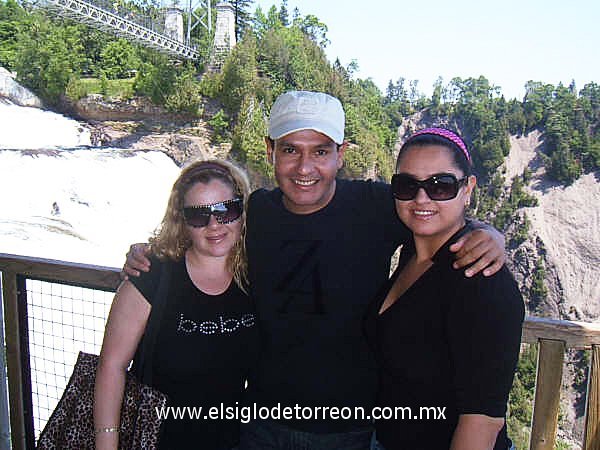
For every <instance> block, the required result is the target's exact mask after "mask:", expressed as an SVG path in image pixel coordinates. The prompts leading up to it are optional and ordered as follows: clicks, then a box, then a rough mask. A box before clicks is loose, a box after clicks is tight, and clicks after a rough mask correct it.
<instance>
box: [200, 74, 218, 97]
mask: <svg viewBox="0 0 600 450" xmlns="http://www.w3.org/2000/svg"><path fill="white" fill-rule="evenodd" d="M222 83H223V77H222V76H221V74H220V73H205V74H204V75H203V76H202V79H201V80H200V85H199V86H198V88H199V89H200V95H202V96H204V97H208V98H216V97H217V96H218V95H219V94H220V93H221V91H222V89H223V86H222Z"/></svg>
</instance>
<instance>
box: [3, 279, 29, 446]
mask: <svg viewBox="0 0 600 450" xmlns="http://www.w3.org/2000/svg"><path fill="white" fill-rule="evenodd" d="M2 296H3V298H4V329H5V335H6V365H7V372H8V395H9V403H10V434H11V440H12V446H13V450H25V449H26V448H27V446H26V435H25V421H24V410H25V408H24V405H23V383H22V381H23V380H22V378H21V370H22V368H21V338H20V335H19V304H18V289H17V274H16V273H14V272H8V271H3V272H2Z"/></svg>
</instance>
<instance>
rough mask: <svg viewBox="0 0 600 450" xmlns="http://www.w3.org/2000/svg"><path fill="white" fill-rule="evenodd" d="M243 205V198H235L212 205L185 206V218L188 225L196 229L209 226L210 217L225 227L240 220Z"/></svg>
mask: <svg viewBox="0 0 600 450" xmlns="http://www.w3.org/2000/svg"><path fill="white" fill-rule="evenodd" d="M243 205H244V202H243V200H242V199H241V198H234V199H231V200H227V201H225V202H219V203H213V204H212V205H198V206H184V207H183V218H184V219H185V223H186V224H188V225H189V226H191V227H194V228H202V227H205V226H206V225H208V223H209V222H210V216H215V219H217V222H219V223H220V224H222V225H224V224H227V223H231V222H233V221H234V220H237V219H239V218H240V216H241V215H242V209H243Z"/></svg>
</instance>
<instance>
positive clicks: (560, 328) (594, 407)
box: [0, 253, 600, 450]
mask: <svg viewBox="0 0 600 450" xmlns="http://www.w3.org/2000/svg"><path fill="white" fill-rule="evenodd" d="M0 271H2V272H3V281H4V305H5V307H8V310H9V311H7V312H8V313H9V314H7V315H6V316H5V328H6V335H7V337H10V341H12V342H15V343H16V342H18V333H19V329H18V326H17V325H15V324H17V323H18V321H17V320H16V317H14V314H15V313H16V312H15V311H16V306H17V303H18V301H17V298H16V295H17V290H16V283H15V279H14V277H16V275H24V276H26V277H29V278H34V279H41V280H47V281H49V282H58V283H66V284H72V285H78V286H82V287H86V288H92V289H101V290H108V291H114V290H115V289H116V288H117V286H118V285H119V282H120V278H119V272H120V269H118V268H114V267H103V266H94V265H89V264H78V263H69V262H64V261H56V260H50V259H43V258H34V257H27V256H18V255H10V254H3V253H0ZM7 297H10V298H7ZM13 297H14V298H13ZM521 341H522V342H524V343H530V344H538V343H539V344H540V351H539V354H538V371H537V378H536V393H535V402H534V412H533V422H532V427H531V428H532V432H531V441H530V449H531V450H545V449H551V448H554V444H555V440H556V424H557V419H558V398H559V393H560V382H561V374H562V368H563V364H564V351H565V350H566V349H576V350H582V349H592V362H591V365H590V372H589V383H588V395H587V405H586V424H585V435H584V444H583V445H584V446H583V450H600V405H599V403H600V323H588V322H575V321H568V320H556V319H545V318H539V317H527V318H526V319H525V322H524V324H523V333H522V337H521ZM7 349H8V352H7V353H8V355H7V356H8V358H7V359H8V370H9V390H10V391H11V392H10V396H11V403H13V402H14V403H13V404H14V405H15V406H19V407H20V408H22V404H21V403H19V402H18V401H15V398H16V397H19V392H21V385H20V383H21V381H19V380H15V379H14V377H17V376H18V374H19V367H20V355H16V354H14V353H15V352H17V353H18V352H19V349H18V345H16V344H11V345H9V344H8V342H7ZM11 376H12V378H13V380H11V379H10V378H11ZM11 381H12V382H11ZM21 419H22V418H21ZM11 422H12V418H11ZM12 426H13V430H19V431H20V430H23V426H22V422H19V419H18V418H17V421H16V422H14V423H12ZM14 437H15V436H13V438H14ZM19 438H20V436H19ZM13 448H14V449H21V448H25V447H24V441H23V440H21V439H17V440H16V442H15V439H13Z"/></svg>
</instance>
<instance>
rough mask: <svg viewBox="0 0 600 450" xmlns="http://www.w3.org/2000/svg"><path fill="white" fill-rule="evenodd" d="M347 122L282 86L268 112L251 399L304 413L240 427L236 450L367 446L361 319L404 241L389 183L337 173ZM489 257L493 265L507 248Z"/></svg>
mask: <svg viewBox="0 0 600 450" xmlns="http://www.w3.org/2000/svg"><path fill="white" fill-rule="evenodd" d="M344 122H345V118H344V110H343V108H342V105H341V103H340V101H339V100H338V99H336V98H334V97H332V96H330V95H327V94H324V93H318V92H306V91H292V92H287V93H285V94H282V95H281V96H279V98H277V100H276V101H275V103H274V104H273V107H272V108H271V115H270V120H269V137H268V139H267V157H268V158H269V161H270V162H271V163H272V164H273V166H274V171H275V178H276V180H277V183H278V185H279V188H277V189H274V190H271V191H269V190H265V189H260V190H258V191H256V192H254V193H253V194H252V196H251V197H250V200H249V204H248V211H249V212H248V222H247V230H248V235H247V240H246V242H247V250H248V267H249V279H250V286H251V294H252V296H253V298H254V299H255V301H256V306H257V313H258V314H257V315H258V318H259V326H260V329H261V331H262V335H263V350H262V356H261V358H260V360H259V362H258V367H257V372H256V376H255V377H254V378H253V379H251V380H250V383H249V400H250V402H251V403H256V404H257V405H258V406H266V407H269V408H274V407H277V406H278V405H280V406H281V407H285V406H287V407H294V406H295V405H299V406H300V407H305V409H304V413H305V414H303V415H301V416H300V417H299V416H298V414H294V417H292V418H289V419H288V420H281V419H282V418H281V417H280V418H278V419H279V420H254V421H253V422H251V423H249V424H245V425H242V437H241V443H240V450H265V449H284V448H285V449H311V450H313V449H314V450H326V449H327V450H333V449H344V450H350V449H356V450H366V449H368V448H369V445H370V440H371V422H370V420H369V418H367V415H369V414H370V412H371V408H372V407H373V405H374V400H375V390H376V384H377V375H376V374H377V372H376V364H375V361H374V358H373V355H372V353H371V351H370V350H369V348H368V346H367V344H366V341H365V338H364V336H363V325H362V323H363V315H364V312H365V309H366V306H367V304H368V302H369V301H370V300H371V299H372V298H373V297H374V296H375V294H376V292H377V290H378V289H379V287H380V286H381V285H382V283H384V282H385V281H386V279H387V277H388V274H389V268H390V258H391V256H392V254H393V253H394V251H395V250H396V248H397V247H398V245H399V244H401V243H402V242H405V241H407V240H409V239H411V236H410V234H409V232H408V230H407V228H406V227H404V226H403V224H402V223H401V222H400V220H399V219H398V216H397V214H396V211H395V208H394V201H393V198H392V195H391V191H390V188H389V186H388V185H386V184H383V183H374V182H370V181H348V180H336V175H337V171H338V170H339V169H340V168H341V167H342V164H343V157H344V152H345V150H346V147H347V143H346V142H344ZM480 234H483V235H485V238H483V239H486V238H487V240H488V241H489V242H486V244H490V246H492V247H493V242H492V241H493V239H492V238H491V237H489V234H487V233H486V232H483V233H480ZM479 239H480V240H481V239H482V236H479ZM480 250H481V249H480ZM492 253H495V254H496V255H497V258H499V259H500V261H498V262H497V263H498V267H500V266H501V265H502V255H503V246H502V245H501V244H499V245H497V246H496V247H494V249H493V251H492ZM471 256H472V257H473V258H474V259H478V258H479V256H480V255H479V254H477V255H470V257H471ZM486 256H487V255H486ZM306 407H310V410H309V409H308V408H306ZM318 407H337V408H339V410H340V411H341V409H342V408H344V407H349V408H351V409H346V410H345V411H346V412H348V411H350V410H351V411H354V410H355V407H360V408H363V410H364V411H365V416H364V417H363V416H360V415H358V416H356V415H354V414H351V415H350V417H346V418H344V419H341V418H337V419H336V418H335V417H333V414H329V412H333V410H331V411H329V412H325V411H323V410H321V411H322V412H320V413H318V412H317V408H318ZM309 411H310V412H311V414H308V412H309ZM309 416H310V417H309ZM276 419H277V418H276Z"/></svg>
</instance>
